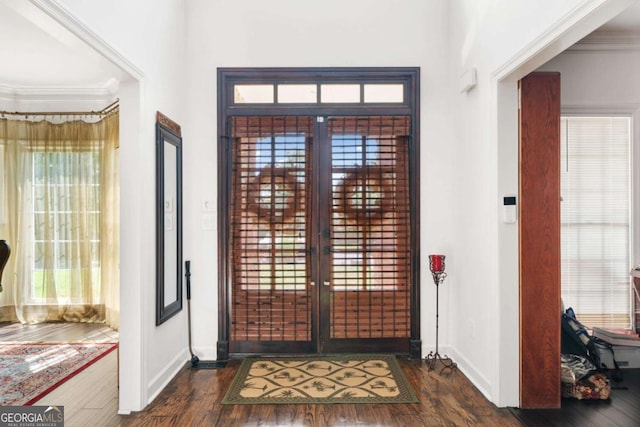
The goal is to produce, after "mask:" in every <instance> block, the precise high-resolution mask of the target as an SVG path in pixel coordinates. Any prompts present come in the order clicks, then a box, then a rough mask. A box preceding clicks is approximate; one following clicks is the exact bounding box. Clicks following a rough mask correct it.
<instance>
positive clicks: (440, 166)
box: [185, 0, 455, 359]
mask: <svg viewBox="0 0 640 427" xmlns="http://www.w3.org/2000/svg"><path fill="white" fill-rule="evenodd" d="M447 3H448V2H446V1H442V0H428V1H423V0H402V1H397V0H376V1H371V0H351V1H348V2H345V1H342V0H327V1H323V2H321V3H317V4H314V6H313V7H310V3H309V2H304V1H298V0H273V1H269V2H264V1H259V0H252V1H248V0H243V1H235V2H211V1H205V0H192V1H189V2H187V21H188V22H189V26H188V28H187V46H188V47H187V67H188V70H189V75H190V78H189V85H188V88H187V94H188V98H187V108H188V112H189V114H188V120H187V124H188V126H186V127H185V141H186V142H185V162H186V163H187V164H189V165H190V167H189V169H188V170H185V189H186V190H185V214H186V217H185V224H186V227H187V228H186V230H185V232H186V234H185V257H186V258H190V259H191V260H192V266H193V276H192V288H193V295H192V296H193V299H192V305H193V312H194V315H193V324H194V329H193V338H194V347H195V350H196V352H199V353H200V355H201V358H202V357H204V358H207V359H209V358H215V357H216V342H217V330H218V329H217V328H218V326H217V316H218V302H217V238H218V230H217V229H212V230H204V229H203V216H205V215H210V213H206V212H203V209H202V203H203V200H205V199H206V200H213V201H214V202H215V201H216V200H217V183H216V176H217V159H216V143H217V136H216V135H217V134H216V132H217V131H216V114H217V111H216V102H217V97H216V69H217V67H292V66H295V67H313V66H315V67H332V66H343V67H344V66H419V67H421V84H422V87H421V89H422V90H421V98H422V102H421V108H422V112H421V113H422V114H421V127H422V129H423V134H422V136H421V138H422V139H421V144H422V146H421V155H422V167H421V174H422V175H421V176H422V179H423V181H424V182H425V183H429V185H423V186H422V187H421V188H422V194H421V200H422V207H421V209H422V211H421V214H422V215H421V218H420V221H421V227H422V228H421V232H422V254H423V260H424V259H425V257H426V254H428V253H434V252H443V253H449V252H451V247H452V242H451V239H450V237H449V236H451V235H452V234H453V230H454V223H453V221H452V218H451V209H450V206H451V205H450V200H451V197H452V192H451V189H452V182H453V178H454V166H455V159H454V158H453V156H452V154H453V148H454V144H453V141H452V139H451V136H450V135H451V123H452V122H451V120H452V117H453V114H452V110H451V109H450V107H449V105H450V103H449V99H450V97H451V86H450V81H451V79H450V77H449V73H448V70H447V64H448V62H449V58H448V50H447V44H446V42H447V33H448V27H447V7H448V5H447ZM436 201H437V202H436ZM427 273H428V267H426V261H423V262H422V283H423V284H424V285H423V288H422V301H421V303H422V307H423V308H424V309H423V313H422V331H423V335H422V337H423V345H424V346H425V348H424V349H423V352H426V351H427V350H428V349H430V347H433V346H434V343H435V327H434V319H435V302H434V298H435V286H433V281H432V279H431V278H430V275H427ZM446 292H447V291H446V289H445V290H444V292H443V293H444V294H445V295H441V296H443V298H442V299H443V301H444V300H445V299H446V297H447V295H446ZM441 308H442V310H443V312H447V311H448V307H447V305H446V303H444V302H443V304H442V306H441ZM442 323H443V324H442V325H441V326H442V328H443V331H441V332H442V334H441V342H442V343H443V344H444V345H447V343H448V341H447V333H446V332H447V331H446V329H447V328H448V324H447V323H448V322H447V319H446V318H445V319H444V320H443V322H442ZM425 354H426V353H425Z"/></svg>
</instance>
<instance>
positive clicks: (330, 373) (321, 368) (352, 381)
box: [222, 354, 418, 405]
mask: <svg viewBox="0 0 640 427" xmlns="http://www.w3.org/2000/svg"><path fill="white" fill-rule="evenodd" d="M415 402H418V399H417V397H416V394H415V392H414V391H413V389H412V388H411V385H410V384H409V383H408V381H407V378H406V377H405V375H404V372H402V369H401V368H400V366H399V365H398V362H397V360H396V358H395V356H391V355H376V354H364V355H363V354H357V355H338V356H323V357H282V358H271V357H263V358H248V359H244V360H243V361H242V364H241V365H240V368H238V372H237V373H236V375H235V377H234V379H233V382H232V383H231V386H230V388H229V390H228V391H227V394H226V395H225V397H224V399H223V400H222V403H223V404H235V405H238V404H251V405H255V404H270V405H273V404H335V403H415Z"/></svg>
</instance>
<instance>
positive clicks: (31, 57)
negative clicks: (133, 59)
mask: <svg viewBox="0 0 640 427" xmlns="http://www.w3.org/2000/svg"><path fill="white" fill-rule="evenodd" d="M0 40H2V43H0V58H2V66H0V87H4V89H5V90H6V89H7V88H13V89H18V90H20V89H37V88H45V87H46V88H49V89H51V88H53V89H56V88H59V89H62V88H73V89H76V90H78V89H84V90H89V89H92V88H93V89H100V90H102V92H104V90H105V89H109V88H113V87H114V86H115V87H116V90H117V83H118V82H119V81H120V80H122V79H123V78H124V77H125V73H123V72H122V71H121V70H120V69H119V68H118V67H116V66H114V65H113V64H111V63H110V62H109V61H107V60H106V59H105V58H104V57H103V56H102V55H100V54H98V53H97V52H96V51H94V50H93V49H92V48H90V47H89V46H88V45H87V44H86V43H84V42H82V41H81V40H80V39H78V37H76V36H75V35H74V34H72V33H71V32H69V31H68V30H66V29H64V28H63V27H62V26H61V25H60V24H59V23H57V22H55V21H54V20H53V19H52V18H50V17H49V16H47V15H46V14H45V13H44V12H42V11H41V10H40V9H38V8H37V7H36V6H34V5H33V4H31V3H30V2H27V1H15V0H0Z"/></svg>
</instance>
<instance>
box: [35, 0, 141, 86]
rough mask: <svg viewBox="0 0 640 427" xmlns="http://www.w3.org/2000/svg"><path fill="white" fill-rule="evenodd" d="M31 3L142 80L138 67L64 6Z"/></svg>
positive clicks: (39, 0)
mask: <svg viewBox="0 0 640 427" xmlns="http://www.w3.org/2000/svg"><path fill="white" fill-rule="evenodd" d="M29 1H30V3H31V4H33V5H35V6H36V7H38V9H40V10H41V11H43V12H44V13H46V14H47V15H48V16H50V17H51V18H53V19H54V20H55V21H56V22H58V23H59V24H60V25H62V26H63V27H64V28H66V29H67V30H69V31H71V33H73V34H74V35H75V36H76V37H78V38H79V39H80V40H82V41H83V42H84V43H86V44H87V45H89V46H90V47H91V48H93V49H94V50H95V51H96V52H98V53H99V54H100V55H102V56H103V57H104V58H105V59H107V60H108V61H109V62H111V63H112V64H113V65H115V66H116V67H118V68H120V70H122V71H124V72H125V73H126V74H128V76H129V77H130V78H132V79H134V80H143V79H144V77H145V74H144V73H143V72H142V70H141V69H140V68H138V67H137V66H136V65H135V64H134V63H133V62H131V61H129V60H128V59H127V58H126V57H125V56H124V55H122V54H121V53H120V52H118V51H117V50H116V49H114V48H113V47H112V46H111V45H110V44H109V43H107V42H106V41H105V40H104V39H103V38H101V37H100V36H99V35H98V34H96V33H95V32H94V31H93V30H91V28H89V27H88V26H87V25H86V24H85V23H84V22H82V21H80V20H79V19H78V18H76V17H75V16H74V15H73V14H72V13H71V12H69V11H68V10H67V9H66V8H65V7H64V6H62V5H61V4H60V3H59V2H58V1H57V0H29Z"/></svg>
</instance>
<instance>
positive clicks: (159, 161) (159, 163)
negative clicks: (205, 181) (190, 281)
mask: <svg viewBox="0 0 640 427" xmlns="http://www.w3.org/2000/svg"><path fill="white" fill-rule="evenodd" d="M166 144H169V145H172V146H174V147H175V149H176V165H175V166H176V167H175V171H176V176H175V180H176V182H175V184H176V198H175V207H173V208H174V209H175V213H176V219H175V230H176V249H177V251H176V252H177V254H176V255H177V256H176V260H175V262H176V277H175V282H176V299H175V300H173V301H165V285H167V284H168V282H169V280H174V279H172V278H169V277H165V262H166V260H165V243H166V242H165V215H166V212H165V194H164V190H165V178H167V177H165V159H164V155H165V146H166ZM169 178H171V177H169ZM180 310H182V134H181V131H180V126H179V125H178V124H177V123H176V122H174V121H173V120H171V119H169V118H168V117H167V116H165V115H164V114H162V113H160V112H159V111H158V112H157V114H156V326H158V325H161V324H162V323H164V322H166V321H167V320H168V319H170V318H171V317H173V316H174V315H176V314H177V313H178V312H179V311H180Z"/></svg>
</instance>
